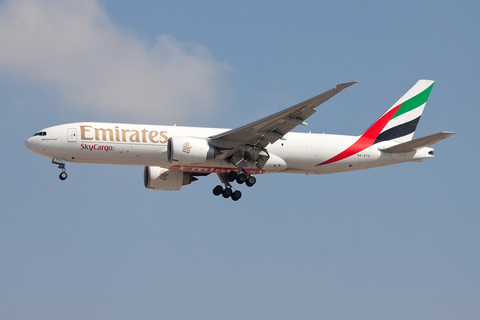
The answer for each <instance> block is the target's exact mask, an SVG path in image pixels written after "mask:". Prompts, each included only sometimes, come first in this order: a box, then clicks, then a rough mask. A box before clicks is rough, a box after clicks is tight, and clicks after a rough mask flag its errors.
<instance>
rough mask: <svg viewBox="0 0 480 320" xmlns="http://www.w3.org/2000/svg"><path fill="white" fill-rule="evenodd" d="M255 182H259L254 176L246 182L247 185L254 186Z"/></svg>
mask: <svg viewBox="0 0 480 320" xmlns="http://www.w3.org/2000/svg"><path fill="white" fill-rule="evenodd" d="M255 183H257V178H255V177H254V176H250V177H248V179H247V181H246V182H245V184H246V185H247V187H252V186H253V185H254V184H255Z"/></svg>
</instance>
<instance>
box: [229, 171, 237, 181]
mask: <svg viewBox="0 0 480 320" xmlns="http://www.w3.org/2000/svg"><path fill="white" fill-rule="evenodd" d="M237 176H238V174H237V173H236V172H235V171H230V172H229V173H228V174H227V180H228V182H233V181H235V179H237Z"/></svg>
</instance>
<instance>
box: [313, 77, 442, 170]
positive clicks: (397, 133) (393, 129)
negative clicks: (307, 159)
mask: <svg viewBox="0 0 480 320" xmlns="http://www.w3.org/2000/svg"><path fill="white" fill-rule="evenodd" d="M433 83H434V81H431V80H419V81H418V82H417V83H416V84H415V85H414V86H413V87H412V88H410V90H408V91H407V93H405V94H404V95H403V96H402V97H401V98H400V99H399V100H398V101H397V102H395V104H394V105H393V106H391V107H390V109H388V110H387V112H385V113H384V114H383V115H382V116H381V117H380V119H378V120H377V121H375V123H374V124H372V125H371V126H370V128H368V129H367V131H365V132H364V133H363V134H362V135H361V136H360V137H359V138H358V140H357V141H356V142H355V143H354V144H353V145H351V146H350V147H348V148H347V149H345V150H344V151H342V152H341V153H339V154H337V155H336V156H334V157H333V158H331V159H328V160H327V161H324V162H322V163H320V164H317V166H320V165H324V164H328V163H332V162H335V161H339V160H342V159H345V158H347V157H350V156H352V155H354V154H356V153H358V152H360V151H362V150H365V149H366V148H368V147H370V146H372V145H374V144H376V143H379V142H383V141H389V140H395V141H396V142H398V143H403V142H407V141H411V140H412V138H413V134H414V133H415V129H416V128H417V124H418V121H419V120H420V116H421V115H422V112H423V108H425V104H426V103H427V99H428V96H429V95H430V91H432V87H433Z"/></svg>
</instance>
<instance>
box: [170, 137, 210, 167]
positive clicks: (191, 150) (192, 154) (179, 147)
mask: <svg viewBox="0 0 480 320" xmlns="http://www.w3.org/2000/svg"><path fill="white" fill-rule="evenodd" d="M167 155H168V161H169V162H170V163H175V164H179V165H192V164H199V163H204V162H205V161H207V160H208V159H212V158H213V157H214V156H215V149H214V147H212V146H211V145H210V144H208V141H207V140H206V139H202V138H193V137H171V138H170V139H168V145H167Z"/></svg>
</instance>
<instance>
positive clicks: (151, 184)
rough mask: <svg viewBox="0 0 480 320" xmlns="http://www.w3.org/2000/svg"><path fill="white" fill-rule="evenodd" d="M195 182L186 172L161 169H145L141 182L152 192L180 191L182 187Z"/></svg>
mask: <svg viewBox="0 0 480 320" xmlns="http://www.w3.org/2000/svg"><path fill="white" fill-rule="evenodd" d="M195 180H197V179H196V178H195V177H193V176H192V175H191V174H190V173H188V172H182V171H174V170H170V169H165V168H162V167H145V169H144V171H143V182H144V183H145V188H147V189H152V190H180V189H181V188H182V186H184V185H187V184H190V183H192V181H195Z"/></svg>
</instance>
